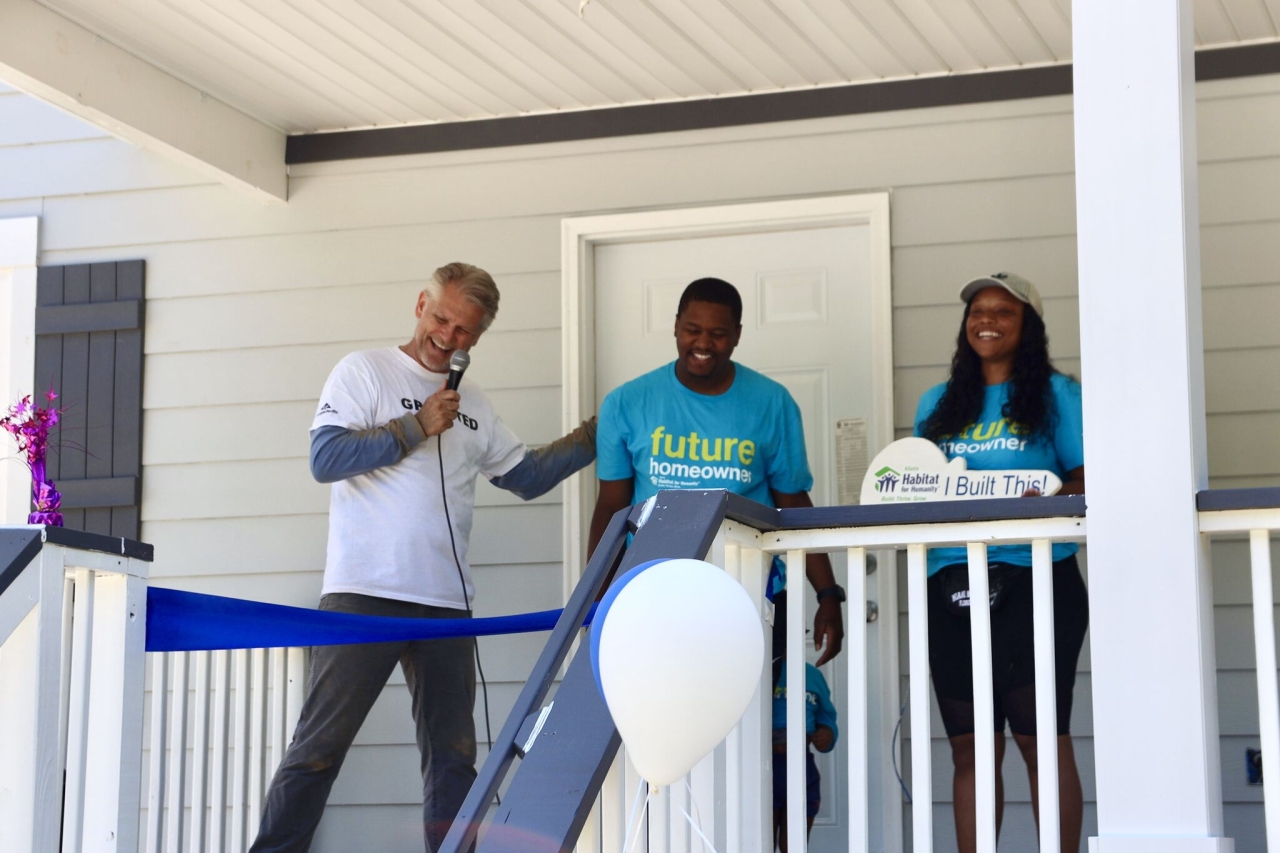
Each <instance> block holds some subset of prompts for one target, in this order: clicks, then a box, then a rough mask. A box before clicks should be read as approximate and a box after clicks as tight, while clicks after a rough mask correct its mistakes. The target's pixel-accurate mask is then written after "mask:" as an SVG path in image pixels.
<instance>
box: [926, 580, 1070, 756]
mask: <svg viewBox="0 0 1280 853" xmlns="http://www.w3.org/2000/svg"><path fill="white" fill-rule="evenodd" d="M997 566H999V568H996V567H997ZM967 568H968V567H967V565H965V564H963V563H961V564H957V565H956V566H947V567H945V568H943V569H942V570H941V571H939V572H938V573H937V574H935V575H934V576H933V577H931V578H929V584H928V601H929V668H930V670H931V671H932V675H933V689H934V691H935V692H936V693H937V696H938V709H939V711H941V713H942V722H943V725H944V726H946V729H947V736H948V737H955V736H957V735H964V734H973V730H974V720H973V714H974V711H973V655H972V651H971V649H972V645H971V640H970V636H969V615H968V613H967V608H965V611H966V612H964V613H963V614H962V615H956V614H955V613H954V612H952V610H951V609H950V608H948V606H947V599H948V597H949V596H948V594H947V592H945V591H944V585H945V584H946V579H947V575H948V573H949V572H954V571H955V570H957V569H959V570H967ZM992 568H993V569H994V571H995V572H1000V573H1002V574H1003V577H1004V584H1003V586H1004V588H1003V594H1002V598H1003V600H1002V601H1001V602H1000V603H999V604H998V605H997V607H996V608H995V609H994V610H992V612H991V660H992V666H991V676H992V686H993V687H994V692H995V729H996V731H997V732H1002V731H1004V727H1005V723H1006V722H1008V724H1009V730H1010V731H1012V732H1013V733H1014V734H1019V735H1031V736H1034V735H1035V733H1036V700H1035V678H1036V668H1035V640H1034V634H1033V633H1032V598H1031V569H1029V568H1020V567H1013V566H1005V565H1003V564H995V563H993V564H992ZM952 581H953V582H952V583H951V584H950V587H952V588H954V587H956V586H957V585H959V586H961V587H963V586H965V584H964V583H959V584H957V583H956V582H955V581H956V579H955V578H952ZM1088 627H1089V595H1088V591H1087V590H1086V589H1085V585H1084V578H1082V577H1081V576H1080V567H1079V565H1078V564H1077V563H1076V558H1075V557H1074V556H1071V557H1068V558H1067V559H1065V560H1060V561H1058V562H1056V563H1054V564H1053V633H1054V651H1055V655H1054V658H1055V664H1056V666H1055V670H1056V677H1055V681H1056V684H1057V694H1058V695H1057V699H1058V702H1057V705H1058V734H1060V735H1065V734H1070V733H1071V700H1072V691H1073V689H1074V688H1075V683H1076V663H1077V662H1078V661H1079V659H1080V649H1081V648H1082V647H1083V646H1084V634H1085V630H1086V629H1087V628H1088Z"/></svg>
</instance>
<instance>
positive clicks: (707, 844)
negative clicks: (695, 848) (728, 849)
mask: <svg viewBox="0 0 1280 853" xmlns="http://www.w3.org/2000/svg"><path fill="white" fill-rule="evenodd" d="M684 786H685V787H686V788H688V789H689V802H691V803H693V810H694V811H695V812H697V813H698V817H699V820H698V821H695V820H694V819H693V818H692V817H690V816H689V813H688V812H687V811H685V810H684V806H682V805H680V804H679V803H676V808H678V809H679V810H680V814H682V815H684V816H685V819H686V820H688V821H689V825H690V826H692V827H693V831H694V832H696V833H698V837H699V838H701V839H702V844H703V847H702V849H703V850H710V851H711V853H716V846H715V845H714V844H712V843H711V839H709V838H707V836H705V835H703V834H702V829H701V827H699V826H698V823H700V822H701V817H702V811H701V810H700V809H699V808H698V795H697V794H695V793H694V792H693V786H692V785H690V784H689V777H687V776H686V777H685V780H684Z"/></svg>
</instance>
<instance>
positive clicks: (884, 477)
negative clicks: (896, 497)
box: [876, 465, 898, 492]
mask: <svg viewBox="0 0 1280 853" xmlns="http://www.w3.org/2000/svg"><path fill="white" fill-rule="evenodd" d="M897 487H898V472H897V471H895V470H893V469H892V468H890V467H889V466H887V465H886V466H885V467H883V468H881V469H880V470H879V471H877V472H876V491H877V492H892V491H893V490H894V489H896V488H897Z"/></svg>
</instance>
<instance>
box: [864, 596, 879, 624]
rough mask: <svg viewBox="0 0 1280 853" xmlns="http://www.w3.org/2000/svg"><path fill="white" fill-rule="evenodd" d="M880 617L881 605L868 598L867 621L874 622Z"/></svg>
mask: <svg viewBox="0 0 1280 853" xmlns="http://www.w3.org/2000/svg"><path fill="white" fill-rule="evenodd" d="M879 618H880V605H879V604H876V603H875V602H874V601H871V600H869V599H868V601H867V621H868V622H874V621H876V620H877V619H879Z"/></svg>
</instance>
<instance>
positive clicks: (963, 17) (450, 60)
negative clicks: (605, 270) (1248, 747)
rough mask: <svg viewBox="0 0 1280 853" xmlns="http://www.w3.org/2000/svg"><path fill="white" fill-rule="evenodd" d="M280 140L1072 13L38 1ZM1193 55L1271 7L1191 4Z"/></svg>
mask: <svg viewBox="0 0 1280 853" xmlns="http://www.w3.org/2000/svg"><path fill="white" fill-rule="evenodd" d="M40 1H41V3H42V5H44V6H46V7H48V8H49V9H52V10H54V11H55V12H57V13H58V14H60V15H63V16H65V17H67V18H70V19H71V20H73V21H76V22H78V23H79V24H81V25H82V26H83V27H85V28H86V29H87V30H89V31H91V32H93V33H96V34H98V35H100V36H102V37H103V38H104V39H106V40H107V41H109V42H111V43H113V44H115V45H117V46H119V47H121V48H123V49H124V50H126V51H128V52H129V53H132V54H134V55H135V56H137V57H138V58H140V59H142V60H143V61H145V62H147V63H150V64H152V65H155V66H157V67H158V68H160V69H162V70H164V71H166V72H168V73H169V74H171V75H173V76H174V77H176V78H178V79H179V80H181V81H184V82H185V83H187V84H190V85H191V86H192V87H194V88H196V89H198V90H200V91H202V92H207V93H208V94H209V95H211V96H212V97H213V98H215V99H217V100H219V101H222V102H223V103H225V104H227V105H229V106H231V107H233V108H235V109H237V110H239V111H241V112H244V113H246V114H248V115H249V116H251V117H253V118H255V119H257V120H258V121H260V122H262V123H263V124H265V125H267V126H269V127H272V128H275V129H277V130H279V131H282V132H284V133H289V134H293V133H311V132H316V131H327V130H340V129H349V128H364V127H386V126H396V125H406V124H418V123H428V122H452V121H460V120H467V119H484V118H495V117H504V116H518V115H529V114H537V113H549V112H556V111H562V110H579V109H587V108H599V107H613V106H623V105H630V104H646V103H654V102H661V101H675V100H686V99H697V98H708V97H716V96H722V95H736V94H746V93H757V92H772V91H783V90H795V89H806V88H812V87H818V86H830V85H838V84H846V83H863V82H872V81H877V80H886V79H897V78H906V77H914V76H918V75H937V74H949V73H959V72H970V71H980V70H987V69H1000V68H1013V67H1021V66H1029V65H1046V64H1053V63H1059V62H1066V61H1069V60H1070V59H1071V8H1070V3H1069V0H591V2H590V3H589V4H588V5H587V7H586V12H585V16H584V17H583V18H579V17H578V4H579V0H40ZM1194 10H1195V27H1196V42H1197V44H1198V45H1199V46H1215V45H1226V44H1235V43H1240V42H1249V41H1267V40H1275V39H1277V38H1280V0H1194Z"/></svg>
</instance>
